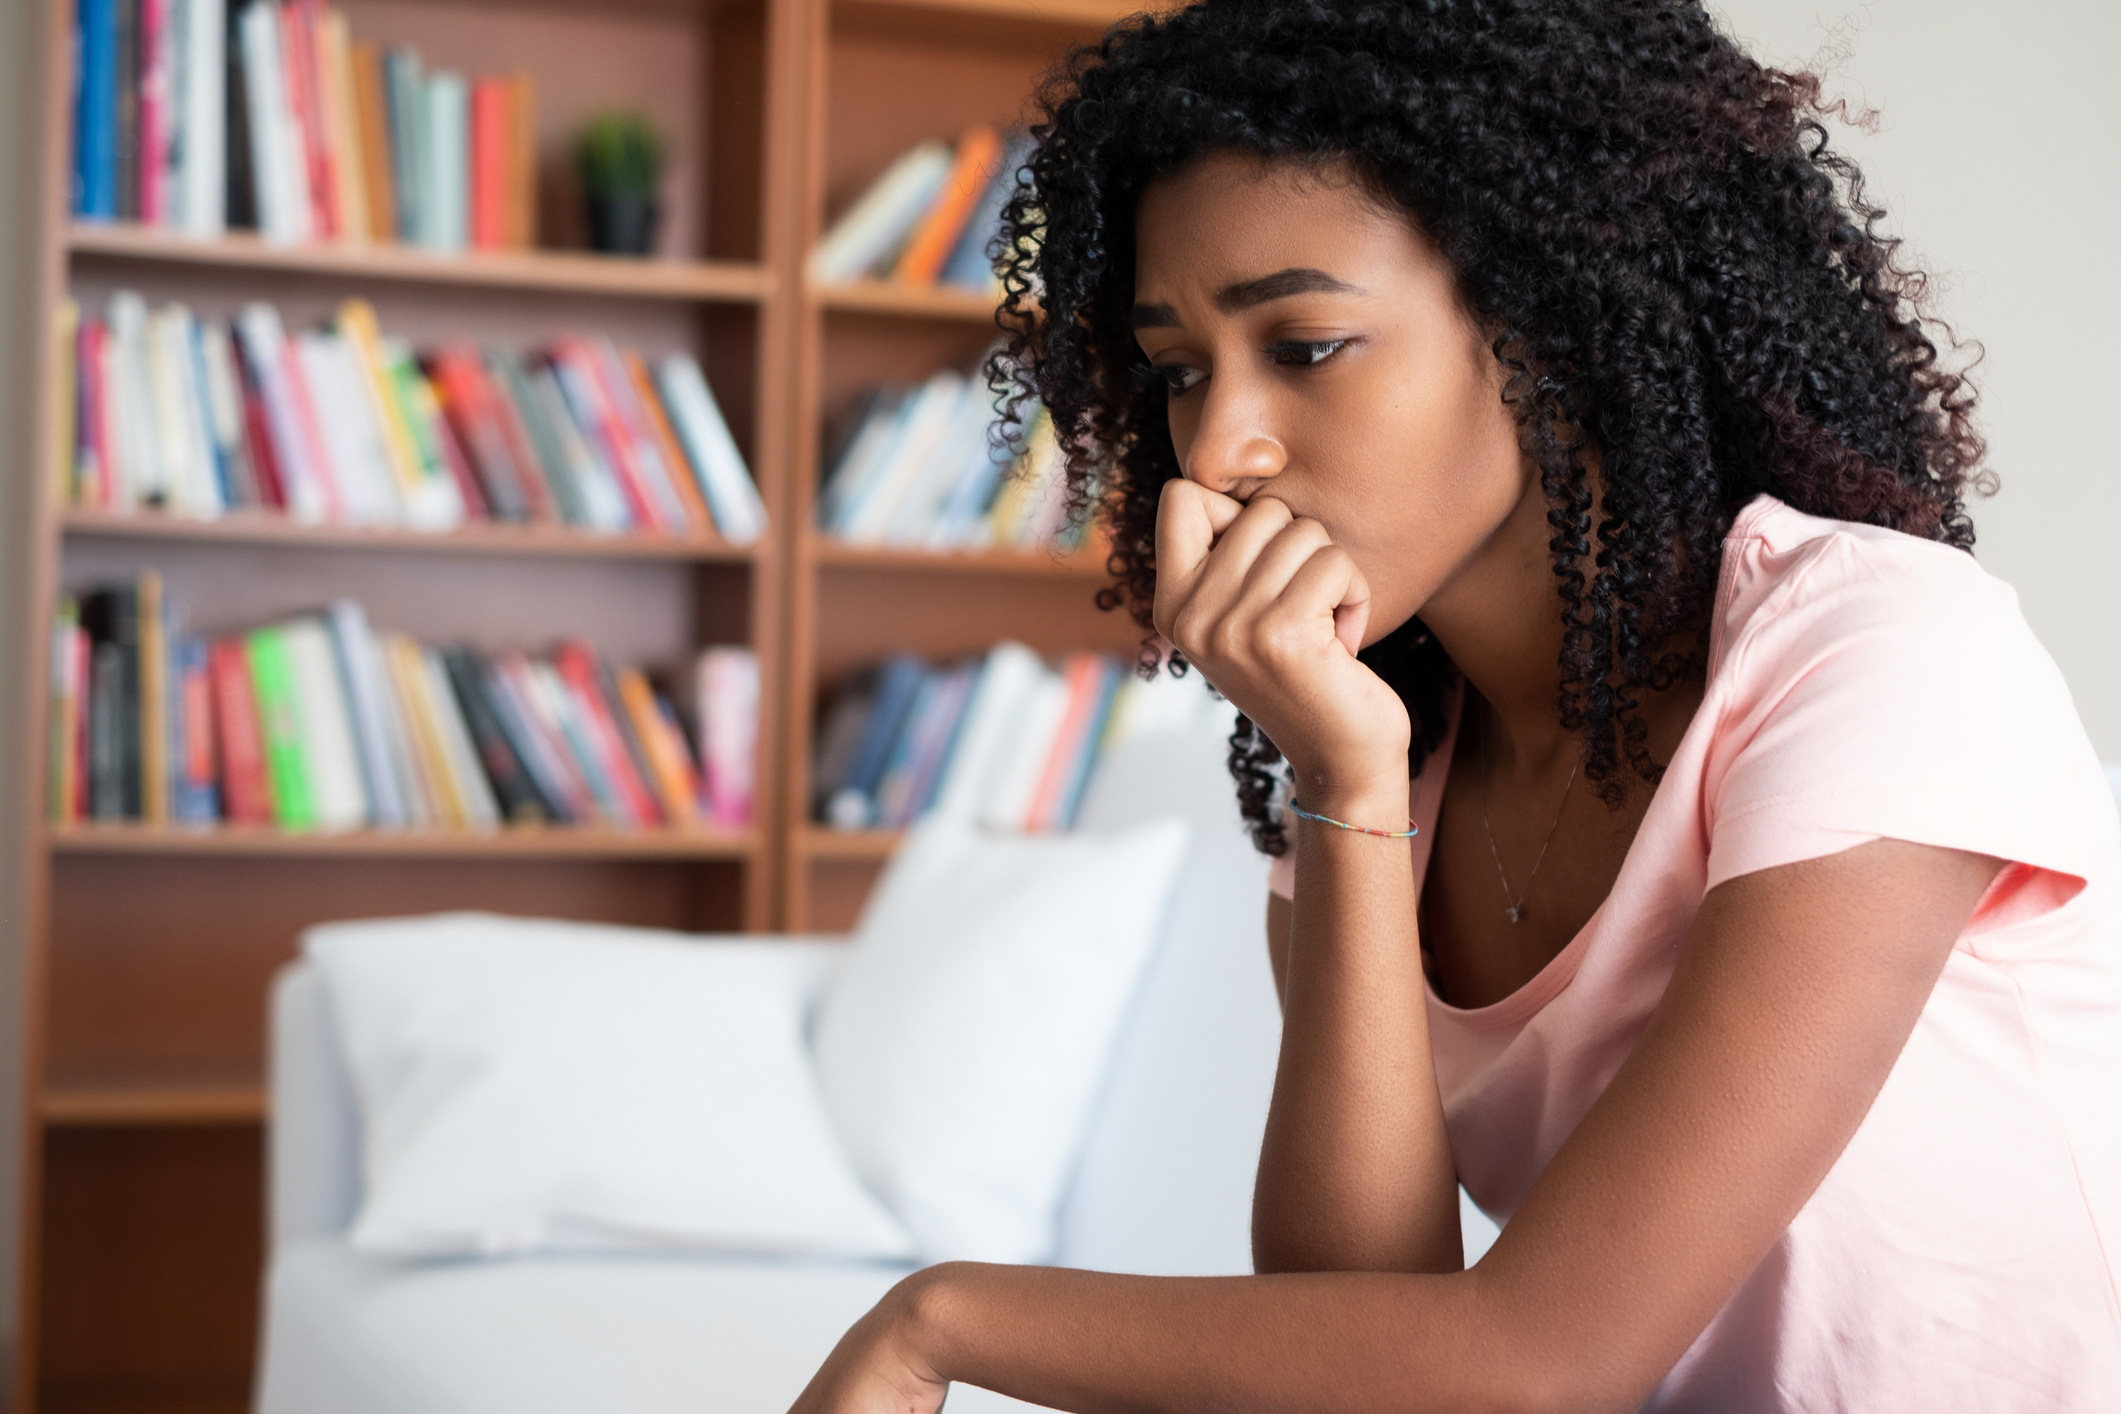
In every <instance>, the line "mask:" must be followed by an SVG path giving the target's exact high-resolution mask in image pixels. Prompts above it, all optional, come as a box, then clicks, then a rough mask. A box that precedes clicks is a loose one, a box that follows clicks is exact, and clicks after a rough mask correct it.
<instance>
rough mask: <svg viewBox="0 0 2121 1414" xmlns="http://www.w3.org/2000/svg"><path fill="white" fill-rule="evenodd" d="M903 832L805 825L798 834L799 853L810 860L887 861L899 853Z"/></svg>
mask: <svg viewBox="0 0 2121 1414" xmlns="http://www.w3.org/2000/svg"><path fill="white" fill-rule="evenodd" d="M902 838H904V832H903V831H901V830H834V829H829V828H827V827H826V826H823V825H805V826H803V827H802V828H801V829H799V830H797V831H796V832H795V837H794V840H793V843H794V845H795V849H796V852H797V853H798V854H801V855H803V856H805V857H807V858H810V859H854V860H864V859H869V860H885V859H889V858H890V857H891V856H892V855H893V854H894V853H896V852H897V851H898V846H899V841H900V840H901V839H902Z"/></svg>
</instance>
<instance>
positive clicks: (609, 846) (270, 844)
mask: <svg viewBox="0 0 2121 1414" xmlns="http://www.w3.org/2000/svg"><path fill="white" fill-rule="evenodd" d="M49 836H50V840H51V846H52V848H53V849H54V850H55V851H57V852H59V853H61V854H132V855H190V856H220V857H253V858H273V857H306V858H323V859H523V860H555V859H607V860H629V859H641V860H654V859H680V860H684V859H691V860H698V859H748V858H750V857H751V856H752V855H754V854H756V853H757V852H758V846H759V838H758V834H757V832H756V831H753V830H609V829H594V828H565V827H517V828H512V829H504V830H496V831H493V832H491V833H485V834H480V833H472V832H469V831H450V832H443V831H417V830H350V831H347V832H345V833H340V834H324V833H307V834H292V833H289V832H287V831H283V830H275V829H269V828H264V827H245V826H238V825H221V826H214V827H211V828H201V829H185V828H181V827H176V826H158V825H142V824H139V823H136V822H133V821H124V822H118V823H109V824H104V823H95V824H82V825H69V826H64V827H60V828H54V829H51V830H50V831H49Z"/></svg>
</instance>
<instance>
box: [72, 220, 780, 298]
mask: <svg viewBox="0 0 2121 1414" xmlns="http://www.w3.org/2000/svg"><path fill="white" fill-rule="evenodd" d="M66 248H67V250H68V252H69V253H71V254H73V255H76V256H98V257H111V258H118V259H126V260H141V261H163V262H173V263H176V264H182V265H210V266H220V267H222V268H224V269H234V270H275V271H286V272H292V273H297V274H306V275H321V276H330V277H334V278H339V279H346V280H362V281H372V280H396V281H413V282H419V283H425V284H442V285H459V286H487V287H491V288H499V289H515V290H540V291H546V292H550V293H554V294H578V295H579V294H588V295H625V296H633V297H637V298H641V299H661V300H691V301H697V302H700V303H709V304H756V303H758V302H760V301H761V300H764V299H765V298H766V297H767V296H768V295H770V294H771V293H772V292H773V287H774V274H773V272H772V271H771V270H769V269H767V268H766V267H765V266H762V265H755V264H751V263H748V262H744V261H728V260H700V261H677V260H633V259H626V258H622V257H617V256H608V255H591V254H588V253H586V252H579V251H550V250H548V251H476V252H467V253H466V254H463V255H437V254H434V253H432V252H430V251H424V250H419V249H415V248H412V247H408V246H390V245H351V244H345V245H337V244H334V245H293V246H283V245H273V244H270V243H268V242H266V241H264V240H261V239H260V238H258V237H256V236H253V235H248V234H245V233H243V232H232V233H230V234H228V235H224V236H219V237H215V238H213V239H200V238H198V237H194V236H188V235H182V234H179V233H176V232H172V231H166V230H158V229H155V228H152V227H146V226H139V225H132V224H128V223H111V224H107V225H106V224H100V223H84V222H76V223H74V224H73V225H71V226H70V227H69V228H68V230H67V235H66Z"/></svg>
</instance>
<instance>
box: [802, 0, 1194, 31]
mask: <svg viewBox="0 0 2121 1414" xmlns="http://www.w3.org/2000/svg"><path fill="white" fill-rule="evenodd" d="M1180 3H1182V0H1150V3H1147V4H1139V3H1133V0H835V3H834V5H833V8H834V9H835V10H836V11H843V12H845V13H847V14H849V15H855V16H860V15H862V14H863V13H864V12H871V11H874V12H881V13H884V14H890V13H892V12H898V13H902V14H908V15H918V16H925V17H930V18H932V19H936V20H952V19H956V20H971V21H980V22H984V23H986V24H988V25H995V24H1000V25H1020V26H1032V27H1034V28H1040V29H1056V28H1058V29H1073V30H1080V31H1083V32H1084V33H1085V34H1086V35H1088V34H1094V33H1098V32H1101V31H1103V30H1105V29H1107V28H1109V27H1110V26H1111V25H1112V24H1113V23H1114V22H1116V21H1118V20H1122V19H1125V18H1126V17H1127V16H1129V15H1132V14H1135V13H1136V12H1138V11H1141V10H1166V9H1174V8H1176V7H1177V5H1178V4H1180Z"/></svg>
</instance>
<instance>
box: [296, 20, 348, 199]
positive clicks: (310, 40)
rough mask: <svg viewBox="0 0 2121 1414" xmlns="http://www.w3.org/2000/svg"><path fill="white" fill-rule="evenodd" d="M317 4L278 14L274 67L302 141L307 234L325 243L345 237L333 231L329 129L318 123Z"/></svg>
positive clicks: (321, 111)
mask: <svg viewBox="0 0 2121 1414" xmlns="http://www.w3.org/2000/svg"><path fill="white" fill-rule="evenodd" d="M322 8H323V7H322V6H321V5H319V4H318V3H317V0H294V3H293V4H291V5H288V6H286V7H285V8H283V9H282V10H281V11H280V67H281V68H282V69H284V70H285V71H286V74H287V106H288V107H289V108H290V109H291V110H293V112H294V116H295V125H296V126H297V127H299V128H300V129H301V130H302V132H301V138H302V157H303V165H304V167H305V169H306V170H307V171H308V173H309V234H310V238H311V239H313V240H320V241H328V240H333V239H335V238H337V237H338V236H341V235H343V234H345V232H344V231H343V230H341V229H340V226H339V201H338V188H337V187H336V186H334V185H333V182H332V176H331V149H330V146H329V144H330V140H331V139H330V132H331V130H330V128H328V127H326V126H325V123H324V101H323V98H324V93H323V86H322V85H321V84H320V83H319V82H318V76H317V16H318V12H319V11H320V10H321V9H322Z"/></svg>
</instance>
